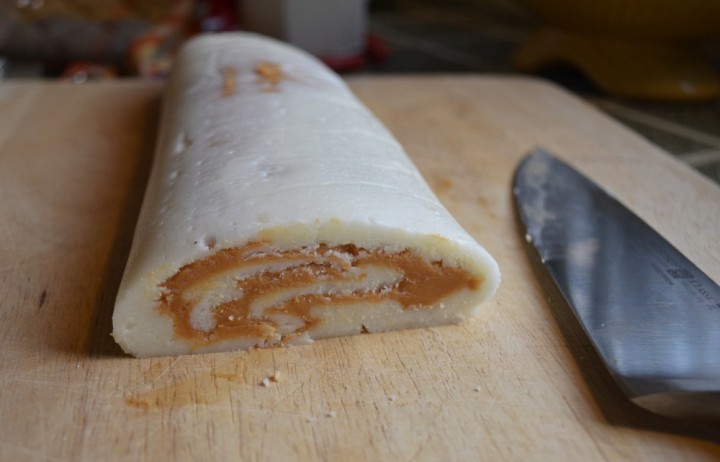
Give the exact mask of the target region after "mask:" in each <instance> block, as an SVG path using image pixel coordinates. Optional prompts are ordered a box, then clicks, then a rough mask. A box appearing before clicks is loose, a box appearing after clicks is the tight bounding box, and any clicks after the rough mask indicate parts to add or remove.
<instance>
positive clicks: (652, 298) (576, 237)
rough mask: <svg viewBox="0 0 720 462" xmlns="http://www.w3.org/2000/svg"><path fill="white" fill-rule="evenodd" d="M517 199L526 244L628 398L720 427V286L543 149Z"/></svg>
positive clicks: (518, 179)
mask: <svg viewBox="0 0 720 462" xmlns="http://www.w3.org/2000/svg"><path fill="white" fill-rule="evenodd" d="M513 196H514V201H515V206H516V209H517V212H518V215H519V218H520V221H521V222H522V224H523V226H524V227H525V238H526V240H527V241H528V243H530V244H531V245H532V246H533V247H534V248H535V250H536V251H537V253H538V255H539V257H540V261H541V262H542V264H543V266H544V267H545V268H546V269H547V270H548V271H549V273H550V275H551V277H552V279H553V281H554V282H555V284H556V285H557V287H558V289H559V290H560V292H561V293H562V295H563V297H564V298H565V300H566V301H567V303H568V305H569V306H570V308H571V310H572V312H573V313H574V314H575V316H576V317H577V320H578V321H579V323H580V325H581V326H582V328H583V330H584V331H585V333H586V334H587V336H588V337H589V339H590V341H591V343H592V344H593V346H594V347H595V349H596V350H597V352H598V353H599V355H600V357H601V358H602V360H603V362H604V364H605V366H606V367H607V369H608V370H609V372H610V373H611V375H612V376H613V377H614V379H615V380H616V381H617V383H618V384H619V385H620V388H621V389H622V390H623V391H624V392H625V393H626V394H627V396H628V397H629V398H630V400H632V401H633V402H634V403H635V404H637V405H639V406H641V407H643V408H645V409H647V410H650V411H652V412H655V413H658V414H663V415H666V416H670V417H677V418H687V419H692V420H701V421H704V422H711V423H713V424H715V423H720V287H718V285H717V284H716V283H715V282H713V281H712V280H711V279H710V278H709V277H708V276H707V275H705V274H704V273H703V272H702V271H701V270H700V269H699V268H698V267H697V266H695V265H694V264H693V263H692V262H691V261H690V260H688V259H687V258H686V257H685V256H684V255H683V254H682V253H680V252H679V251H678V250H677V249H676V248H675V247H673V246H672V245H671V244H670V243H669V242H668V241H667V240H665V239H664V238H663V237H662V236H661V235H660V234H658V233H657V232H656V231H655V230H653V229H652V228H651V227H650V226H649V225H648V224H646V223H645V222H644V221H643V220H642V219H640V218H639V217H637V216H636V215H635V214H634V213H633V212H631V211H630V210H629V209H628V208H626V207H625V206H624V205H622V204H621V203H620V202H619V201H618V200H616V199H615V198H613V197H612V196H610V195H609V194H608V193H607V192H605V191H604V190H603V189H601V188H600V187H599V186H597V185H596V184H595V183H593V182H592V181H591V180H590V179H588V178H587V177H586V176H584V175H583V174H581V173H579V172H578V171H576V170H575V169H573V168H572V167H571V166H569V165H568V164H566V163H564V162H562V161H560V160H558V159H557V158H555V157H554V156H553V155H551V154H550V153H548V152H546V151H544V150H542V149H540V148H537V149H535V150H534V151H532V152H531V153H530V154H529V155H528V156H527V157H525V159H524V160H523V161H522V162H521V163H520V165H519V166H518V168H517V170H516V172H515V178H514V184H513Z"/></svg>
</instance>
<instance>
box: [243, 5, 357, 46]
mask: <svg viewBox="0 0 720 462" xmlns="http://www.w3.org/2000/svg"><path fill="white" fill-rule="evenodd" d="M239 11H241V19H242V22H243V28H245V29H247V30H249V31H253V32H257V33H260V34H264V35H268V36H271V37H275V38H278V39H281V40H284V41H286V42H289V43H292V44H293V45H295V46H297V47H300V48H302V49H304V50H306V51H309V52H310V53H312V54H314V55H316V56H319V57H321V58H349V57H354V56H358V55H360V54H362V53H364V51H365V44H366V37H365V34H366V27H367V0H239Z"/></svg>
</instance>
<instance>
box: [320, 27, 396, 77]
mask: <svg viewBox="0 0 720 462" xmlns="http://www.w3.org/2000/svg"><path fill="white" fill-rule="evenodd" d="M388 53H389V48H388V46H387V43H385V41H384V40H381V39H380V38H378V37H375V36H374V35H369V36H368V38H367V45H366V46H365V52H364V53H363V54H361V55H357V56H348V57H342V58H324V57H322V56H321V57H320V59H321V60H322V61H323V62H324V63H325V64H327V65H328V67H330V68H331V69H333V70H334V71H336V72H351V71H357V70H359V69H362V68H363V67H365V66H366V65H367V64H368V63H382V62H383V61H385V59H387V55H388Z"/></svg>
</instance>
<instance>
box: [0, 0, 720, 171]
mask: <svg viewBox="0 0 720 462" xmlns="http://www.w3.org/2000/svg"><path fill="white" fill-rule="evenodd" d="M232 30H251V31H256V32H260V33H263V34H266V35H271V36H274V37H277V38H280V39H282V40H286V41H288V42H290V43H293V44H295V45H297V46H299V47H301V48H304V49H306V50H308V51H310V52H311V53H313V54H315V55H317V56H318V57H320V58H321V59H323V60H324V61H325V62H326V63H327V64H328V65H329V66H330V67H332V68H334V69H335V70H337V71H338V72H340V73H342V74H343V75H348V76H350V75H357V74H366V73H405V74H407V73H475V74H478V73H479V74H487V73H492V74H524V75H535V76H539V77H542V78H546V79H550V80H552V81H554V82H556V83H557V84H559V85H562V86H563V87H565V88H566V89H567V90H569V91H571V92H573V93H575V94H576V95H578V96H579V97H581V98H583V99H584V100H586V101H587V102H589V103H590V104H592V105H595V106H596V107H598V108H599V109H600V110H602V111H604V112H606V113H607V114H609V115H610V116H612V117H614V118H616V119H617V120H619V121H620V122H621V123H623V124H625V125H626V126H628V127H629V128H631V129H633V130H634V131H636V132H638V133H640V134H641V135H643V136H645V137H646V138H648V139H649V140H650V141H652V142H654V143H655V144H657V145H659V146H661V147H662V148H664V149H665V150H667V151H668V152H670V153H671V154H673V155H675V156H677V157H678V158H679V159H680V160H682V161H684V162H686V163H688V164H689V165H690V166H692V167H693V168H695V169H697V170H698V171H699V172H701V173H702V174H704V175H706V176H707V177H709V178H710V179H712V180H714V181H716V182H718V183H720V99H719V98H720V1H717V0H604V1H598V0H577V1H574V2H568V1H564V0H443V1H439V0H435V1H432V0H0V80H2V79H18V78H42V79H66V80H69V81H72V82H76V83H78V84H82V83H85V82H90V81H94V80H107V79H122V78H146V79H163V78H165V77H166V76H167V75H168V73H169V71H170V69H171V68H172V62H173V56H174V54H175V52H176V50H177V49H178V47H179V46H180V45H181V44H182V43H183V42H184V41H185V40H187V39H188V38H190V37H192V36H194V35H196V34H200V33H214V32H221V31H232ZM0 84H1V83H0Z"/></svg>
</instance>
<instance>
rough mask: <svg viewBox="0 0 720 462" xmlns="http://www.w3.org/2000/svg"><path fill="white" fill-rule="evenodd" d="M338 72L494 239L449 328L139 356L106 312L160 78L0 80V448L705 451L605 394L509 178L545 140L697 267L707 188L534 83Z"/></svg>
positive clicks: (649, 456) (111, 453)
mask: <svg viewBox="0 0 720 462" xmlns="http://www.w3.org/2000/svg"><path fill="white" fill-rule="evenodd" d="M350 84H351V86H352V87H353V89H354V90H355V91H356V92H357V94H358V95H359V96H360V98H361V99H362V100H363V101H364V102H366V103H367V105H368V106H369V107H370V108H371V109H372V110H373V111H375V113H376V114H377V115H378V116H379V117H380V119H382V120H383V121H384V122H385V123H386V124H387V125H388V127H389V128H390V129H391V130H392V131H393V133H394V134H395V135H396V136H397V137H398V138H399V139H400V141H401V142H402V143H403V144H404V146H405V147H406V149H407V151H408V152H409V154H410V155H411V157H412V158H413V160H414V161H415V162H416V164H417V165H418V167H419V168H420V170H421V171H422V172H423V174H424V175H425V177H426V179H427V180H428V182H429V183H430V185H431V186H432V187H433V188H434V190H435V191H436V192H437V194H438V195H439V197H440V199H441V200H442V201H443V203H444V204H445V205H446V206H447V207H448V209H450V211H451V212H452V213H453V214H454V215H455V216H456V217H457V219H458V220H459V221H460V222H461V224H462V225H463V226H465V227H466V229H467V230H468V231H469V232H470V233H471V234H472V235H473V236H475V237H476V238H477V240H478V241H479V242H481V243H482V244H483V245H485V246H486V247H487V249H488V250H489V251H490V252H491V253H492V254H493V255H494V256H495V257H496V259H497V260H498V262H499V263H500V266H501V269H502V271H503V278H504V280H503V284H502V286H501V289H500V290H499V292H498V294H497V296H496V297H495V298H494V299H493V300H492V301H490V302H489V303H487V304H486V305H485V310H484V311H483V312H482V314H481V315H480V316H479V317H478V318H476V319H473V320H472V321H469V322H466V323H465V324H463V325H460V326H450V327H440V328H433V329H420V330H412V331H405V332H396V333H389V334H378V335H362V336H355V337H347V338H340V339H332V340H324V341H320V342H317V343H315V344H313V345H309V346H302V347H293V348H286V349H275V350H261V351H254V352H250V353H232V354H210V355H200V356H185V357H177V358H156V359H144V360H138V359H133V358H130V357H127V356H125V355H123V354H122V352H121V351H120V350H119V349H118V347H117V346H116V345H115V344H114V342H113V340H112V338H111V337H110V331H111V323H110V317H111V314H112V309H113V303H114V297H115V292H116V290H117V286H118V283H119V280H120V276H121V274H122V270H123V268H124V264H125V259H126V258H127V253H128V250H129V246H130V240H131V237H132V231H133V227H134V224H135V220H136V218H137V213H138V210H139V206H140V202H141V200H142V194H143V189H144V186H145V181H146V179H147V175H148V170H149V165H150V161H151V158H152V151H153V143H154V138H155V135H156V129H157V122H158V111H159V106H160V94H161V91H162V87H161V86H160V85H159V84H155V83H147V82H122V83H118V82H115V83H94V84H84V85H77V86H74V85H71V84H67V83H40V82H5V83H1V84H0V114H1V116H0V119H1V120H2V122H1V123H0V427H1V428H2V431H0V460H2V461H45V460H82V461H99V460H103V461H105V460H127V461H145V460H147V461H158V460H177V461H180V460H333V461H335V460H341V461H345V460H373V461H374V460H408V461H410V460H412V461H415V460H429V461H436V460H443V461H453V460H522V461H529V460H543V461H544V460H583V461H596V460H612V461H615V460H652V461H661V460H667V461H682V460H693V461H695V460H718V458H720V436H719V435H718V432H717V431H714V430H711V429H704V428H701V427H694V426H690V425H688V424H684V423H681V422H675V421H672V420H669V419H664V418H661V417H658V416H654V415H652V414H649V413H647V412H645V411H642V410H640V409H638V408H636V407H634V406H633V405H631V404H630V403H628V402H627V400H625V398H624V397H623V396H622V395H621V394H620V393H619V391H618V389H617V387H616V386H615V385H614V383H613V382H612V381H611V380H610V379H609V378H608V376H607V374H606V373H605V371H604V370H603V368H602V366H601V365H600V364H599V362H598V360H597V357H596V356H595V355H594V352H593V351H592V349H591V348H590V347H589V345H588V341H587V339H585V338H584V337H583V336H582V335H581V334H579V332H578V329H577V327H576V326H575V325H574V324H573V322H572V321H571V319H570V318H569V317H568V316H567V313H566V311H565V310H564V309H563V306H562V304H561V303H559V302H558V301H557V298H556V297H555V296H554V295H553V292H552V289H551V288H550V287H549V286H548V285H547V284H546V281H545V280H544V278H543V275H542V273H541V272H538V271H536V270H537V266H536V264H535V263H534V262H533V259H532V257H531V256H529V254H528V253H527V252H526V249H525V247H524V242H523V239H522V238H521V235H522V233H521V231H520V230H519V228H518V225H517V223H516V220H515V217H514V211H513V208H512V202H511V195H510V189H511V187H510V184H511V177H512V173H513V170H514V168H515V166H516V165H517V163H518V161H519V160H520V158H521V157H522V156H523V154H524V153H525V152H526V151H528V150H529V149H530V148H531V147H532V146H533V145H537V144H540V145H543V146H545V147H547V148H549V149H550V150H552V151H554V152H555V153H556V154H557V155H558V156H559V157H561V158H564V159H566V160H568V161H570V162H571V163H573V164H575V165H576V166H577V167H578V168H580V169H581V170H583V171H584V172H586V173H587V174H588V175H589V176H591V177H593V178H594V179H596V181H598V182H599V183H600V184H602V185H603V186H605V187H606V188H607V189H608V190H610V191H611V192H612V193H613V194H614V195H616V196H617V197H618V198H620V199H621V200H622V201H623V202H625V203H626V204H627V205H628V206H630V207H631V208H632V209H633V210H635V211H636V212H637V213H638V214H639V215H640V216H642V217H643V218H644V219H646V220H647V221H648V222H649V223H650V224H651V225H653V226H655V227H656V228H657V229H658V230H659V231H660V232H661V233H662V234H663V235H665V236H666V237H667V238H668V239H669V240H670V241H671V242H672V243H674V244H675V245H676V246H677V247H678V248H679V249H680V250H681V251H683V252H684V253H685V254H686V255H688V256H689V257H690V258H691V259H692V260H693V261H694V262H695V263H696V264H697V265H698V266H699V267H700V268H702V269H703V270H704V271H705V272H706V273H707V274H708V275H709V276H710V277H711V278H713V279H714V280H715V281H718V280H720V240H719V239H718V232H719V231H720V189H719V188H718V187H717V186H716V185H714V184H712V183H711V182H710V181H708V180H706V179H704V178H702V177H701V176H699V175H698V174H697V173H695V172H694V171H692V170H690V169H689V168H688V167H686V166H684V165H682V164H680V163H679V162H677V161H676V160H674V159H672V158H671V157H670V156H669V155H667V154H665V153H663V152H661V151H660V150H659V149H658V148H656V147H654V146H652V145H651V144H649V143H648V142H646V141H644V140H643V139H641V138H640V137H639V136H637V135H635V134H633V133H631V132H630V131H628V130H626V129H624V128H622V127H621V126H620V125H618V124H617V123H615V122H613V121H612V120H610V119H609V118H607V117H606V116H604V115H602V114H600V113H599V112H598V111H596V110H594V109H593V108H592V107H590V106H588V105H586V104H585V103H583V102H581V101H579V100H578V99H576V98H574V97H572V96H570V95H568V94H567V93H565V92H563V91H562V90H560V89H558V88H556V87H554V86H551V85H549V84H546V83H543V82H540V81H535V80H527V79H513V78H502V77H497V78H495V77H473V76H467V77H382V78H379V77H359V78H354V79H352V80H350ZM378 206H381V204H378ZM548 298H550V299H551V300H553V301H548ZM273 376H275V378H276V379H277V381H268V382H266V383H267V385H268V386H264V385H263V383H262V382H263V379H264V378H270V377H273Z"/></svg>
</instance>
